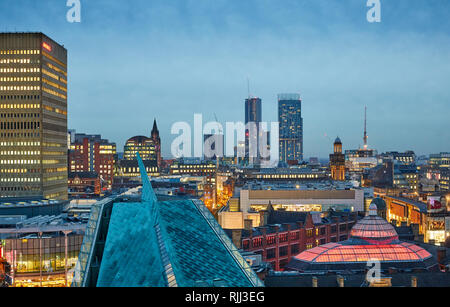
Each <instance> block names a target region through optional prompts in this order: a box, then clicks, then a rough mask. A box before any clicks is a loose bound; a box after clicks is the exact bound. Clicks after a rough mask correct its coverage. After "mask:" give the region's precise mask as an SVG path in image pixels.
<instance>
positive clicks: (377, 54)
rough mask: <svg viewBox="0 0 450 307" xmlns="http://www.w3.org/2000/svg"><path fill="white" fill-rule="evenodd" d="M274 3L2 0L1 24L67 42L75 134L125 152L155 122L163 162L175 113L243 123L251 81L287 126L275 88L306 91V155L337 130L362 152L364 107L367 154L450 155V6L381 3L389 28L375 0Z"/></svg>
mask: <svg viewBox="0 0 450 307" xmlns="http://www.w3.org/2000/svg"><path fill="white" fill-rule="evenodd" d="M263 2H264V3H260V2H257V1H248V2H247V3H245V4H239V3H236V2H234V3H233V2H231V4H230V2H226V1H218V2H215V3H214V5H212V4H209V3H208V2H206V1H203V2H198V1H197V2H195V3H194V2H193V1H176V2H175V3H174V4H172V5H168V4H164V3H163V2H162V1H152V2H151V3H148V2H146V1H136V3H133V6H131V5H129V4H128V3H126V2H124V1H119V2H114V3H110V2H109V1H108V2H106V1H97V2H96V3H95V4H93V3H88V2H86V1H82V5H83V6H82V22H81V23H80V24H70V23H68V22H67V21H66V11H67V7H66V6H65V1H61V3H59V4H57V3H55V1H41V2H40V3H34V2H33V1H26V0H23V1H17V2H15V3H14V4H11V3H8V4H6V3H2V4H0V12H2V13H0V17H1V19H2V21H3V22H2V26H3V27H2V31H4V30H7V31H38V32H41V31H42V32H44V33H46V34H47V35H49V36H50V37H52V38H53V39H55V40H56V41H57V42H58V43H60V44H63V45H64V46H65V48H67V49H68V58H69V67H70V69H71V71H70V78H69V80H68V82H69V85H68V87H69V98H68V105H69V111H68V116H69V128H70V129H76V130H77V131H80V132H85V133H96V134H97V133H99V134H102V136H104V137H105V138H107V139H110V140H111V141H113V142H116V143H117V147H118V149H119V150H121V148H123V144H124V143H125V141H126V140H127V139H129V138H130V137H131V136H133V135H141V134H142V135H146V136H150V132H151V128H152V123H153V119H154V118H155V117H156V118H157V120H158V125H159V126H160V127H159V128H160V133H161V139H162V147H163V148H162V152H163V156H164V158H169V157H170V144H171V141H172V140H173V139H174V137H175V136H172V135H171V134H170V127H171V125H172V124H173V123H174V122H176V121H186V119H187V120H188V121H191V120H192V118H193V114H194V113H202V114H203V116H204V118H205V120H208V121H209V120H210V121H214V113H217V114H219V115H220V116H219V121H220V122H222V123H223V122H225V121H244V105H243V100H244V99H245V97H246V96H247V82H246V80H247V77H248V78H249V79H250V84H251V94H252V95H254V96H258V97H260V98H261V99H262V109H263V121H274V120H276V118H277V94H279V93H283V92H299V93H300V94H301V98H302V100H303V118H304V144H305V146H304V147H305V157H311V156H317V157H320V158H325V157H327V156H328V154H329V153H330V152H332V143H333V140H334V139H335V138H336V136H339V137H340V138H341V139H342V142H343V148H344V150H345V149H356V148H358V147H360V146H362V144H363V140H362V136H363V127H364V126H363V125H364V106H365V105H367V106H368V134H369V148H375V149H377V150H378V151H379V152H385V151H393V150H397V151H406V150H414V151H415V152H416V153H417V154H419V155H421V154H430V153H437V152H444V151H448V149H447V148H446V144H448V143H449V141H450V138H449V136H448V135H446V134H443V133H442V131H445V129H448V120H447V118H446V117H447V116H446V114H448V113H449V111H450V107H449V105H448V103H446V102H447V101H448V99H449V98H450V97H449V96H450V94H449V93H448V91H447V87H446V83H445V81H446V80H447V79H448V76H449V75H450V66H449V64H448V63H450V62H449V61H448V57H449V54H450V53H449V52H448V51H450V41H449V37H448V33H447V32H446V31H445V30H443V29H446V28H448V27H446V26H445V25H448V23H449V21H448V20H446V18H445V16H447V15H448V13H449V10H450V6H449V5H448V4H447V3H446V2H445V1H436V2H434V3H433V4H427V5H424V4H420V2H419V1H397V2H396V3H395V4H394V3H389V2H383V19H382V22H381V23H379V24H370V23H368V22H367V20H366V19H365V13H366V11H367V7H366V6H365V3H364V2H365V1H348V3H347V2H346V3H345V4H342V3H338V2H336V1H327V2H325V1H315V2H311V1H287V2H284V3H283V4H279V3H276V2H274V1H263ZM106 3H107V4H108V6H106ZM24 8H27V9H24ZM5 12H8V14H6V13H5ZM44 16H45V18H44ZM247 16H251V17H252V18H247ZM286 20H291V22H286ZM169 21H170V22H169ZM6 25H8V26H6ZM128 31H134V32H135V34H136V35H133V36H127V35H126V33H127V32H128ZM305 42H306V43H305ZM180 50H183V52H180ZM125 54H126V55H127V57H124V56H123V55H125ZM88 71H89V74H88V73H87V72H88ZM119 73H120V74H119ZM211 101H213V102H214V104H211ZM425 105H426V106H427V107H426V108H423V106H425ZM421 107H422V109H420V108H421ZM324 110H326V112H324ZM419 110H420V111H419ZM94 121H95V123H94ZM419 122H421V123H424V125H426V128H425V129H424V125H423V124H420V125H419V124H418V123H419Z"/></svg>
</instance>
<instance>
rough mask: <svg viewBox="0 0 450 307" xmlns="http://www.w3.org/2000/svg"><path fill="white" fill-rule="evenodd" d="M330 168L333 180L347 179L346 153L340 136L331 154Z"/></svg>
mask: <svg viewBox="0 0 450 307" xmlns="http://www.w3.org/2000/svg"><path fill="white" fill-rule="evenodd" d="M330 169H331V178H332V179H333V180H336V181H344V180H345V155H344V154H343V153H342V142H341V139H340V138H339V137H338V138H336V141H335V142H334V153H333V154H331V155H330Z"/></svg>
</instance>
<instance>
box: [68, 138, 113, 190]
mask: <svg viewBox="0 0 450 307" xmlns="http://www.w3.org/2000/svg"><path fill="white" fill-rule="evenodd" d="M115 155H116V144H115V143H110V142H109V141H108V140H105V139H102V138H101V136H100V135H86V134H75V136H74V139H73V140H71V145H70V150H69V173H84V172H95V173H97V174H98V175H99V177H100V179H101V183H102V189H103V190H107V189H111V187H112V184H113V179H114V165H115Z"/></svg>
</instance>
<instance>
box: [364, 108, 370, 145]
mask: <svg viewBox="0 0 450 307" xmlns="http://www.w3.org/2000/svg"><path fill="white" fill-rule="evenodd" d="M368 138H369V137H368V136H367V106H366V107H365V109H364V150H367V140H368Z"/></svg>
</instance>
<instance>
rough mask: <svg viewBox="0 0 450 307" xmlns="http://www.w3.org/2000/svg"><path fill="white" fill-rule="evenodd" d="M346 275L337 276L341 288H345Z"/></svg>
mask: <svg viewBox="0 0 450 307" xmlns="http://www.w3.org/2000/svg"><path fill="white" fill-rule="evenodd" d="M344 280H345V279H344V277H342V276H341V275H338V276H337V283H338V286H339V288H344V286H345V285H344Z"/></svg>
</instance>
